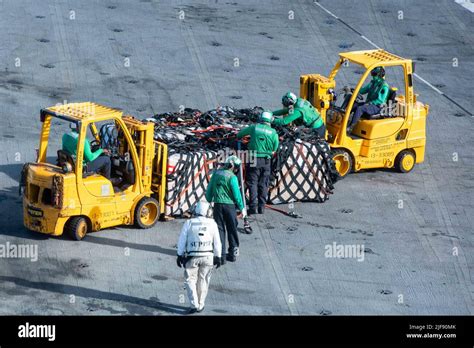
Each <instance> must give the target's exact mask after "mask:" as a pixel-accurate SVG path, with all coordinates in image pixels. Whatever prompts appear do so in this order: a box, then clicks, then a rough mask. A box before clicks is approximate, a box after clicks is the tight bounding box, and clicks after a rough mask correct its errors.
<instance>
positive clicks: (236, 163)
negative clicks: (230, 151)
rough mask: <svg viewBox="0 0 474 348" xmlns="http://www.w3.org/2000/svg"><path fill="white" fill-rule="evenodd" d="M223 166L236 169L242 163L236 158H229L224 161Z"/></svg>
mask: <svg viewBox="0 0 474 348" xmlns="http://www.w3.org/2000/svg"><path fill="white" fill-rule="evenodd" d="M225 164H226V165H228V166H233V167H238V166H240V165H241V164H242V161H241V160H240V158H238V157H237V156H229V157H227V159H226V160H225Z"/></svg>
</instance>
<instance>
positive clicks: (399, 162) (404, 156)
mask: <svg viewBox="0 0 474 348" xmlns="http://www.w3.org/2000/svg"><path fill="white" fill-rule="evenodd" d="M415 161H416V159H415V155H414V154H413V152H411V151H410V150H403V151H402V152H400V153H399V154H398V156H397V159H396V160H395V168H397V170H398V171H399V172H400V173H408V172H411V170H412V169H413V168H414V167H415Z"/></svg>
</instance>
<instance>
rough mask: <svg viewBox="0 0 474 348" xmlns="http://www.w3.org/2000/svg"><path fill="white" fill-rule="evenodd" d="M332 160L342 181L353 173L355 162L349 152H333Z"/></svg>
mask: <svg viewBox="0 0 474 348" xmlns="http://www.w3.org/2000/svg"><path fill="white" fill-rule="evenodd" d="M331 158H332V159H333V161H334V165H335V166H336V170H337V172H338V173H339V176H340V177H341V179H342V178H344V177H345V176H346V175H347V174H349V173H350V172H352V169H353V168H354V160H353V159H352V155H351V154H350V153H349V152H348V151H346V150H344V149H334V150H332V151H331Z"/></svg>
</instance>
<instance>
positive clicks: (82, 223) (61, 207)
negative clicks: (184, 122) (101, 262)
mask: <svg viewBox="0 0 474 348" xmlns="http://www.w3.org/2000/svg"><path fill="white" fill-rule="evenodd" d="M40 119H41V122H42V130H41V136H40V144H39V149H38V150H37V151H38V158H37V160H36V162H34V163H27V164H25V166H24V168H23V171H22V179H21V182H20V189H21V192H22V194H23V216H24V225H25V226H26V227H27V228H28V229H30V230H33V231H37V232H40V233H45V234H49V235H53V236H59V235H61V234H63V232H66V233H67V234H68V235H69V236H70V237H71V238H73V239H75V240H81V239H82V238H84V237H85V235H86V233H87V232H90V231H98V230H100V229H103V228H107V227H112V226H117V225H132V224H135V225H136V226H138V227H140V228H150V227H152V226H153V225H155V223H156V222H157V220H158V219H159V218H160V217H161V218H164V212H165V202H164V200H165V189H166V166H167V158H168V155H167V151H168V148H167V145H166V144H162V143H159V142H157V141H155V140H154V139H153V135H154V131H153V123H151V122H148V123H147V122H143V121H139V120H137V119H135V118H133V117H132V116H124V115H123V113H122V111H120V110H117V109H112V108H109V107H105V106H102V105H98V104H94V103H71V104H64V105H58V106H53V107H50V108H46V109H43V110H41V115H40ZM53 120H54V122H53ZM62 122H64V123H69V124H72V125H73V126H74V127H75V129H77V132H78V138H77V151H76V154H71V153H67V152H66V151H65V150H64V149H62V147H61V148H59V149H57V152H56V153H52V154H49V155H52V156H49V157H48V144H50V142H51V139H50V137H53V134H54V133H53V132H52V129H51V128H52V126H56V125H58V124H60V123H62ZM98 125H101V126H100V130H98V127H97V126H98ZM88 131H89V134H90V135H91V136H92V138H93V140H92V142H90V146H91V148H92V150H93V151H94V150H96V149H98V148H99V147H100V148H107V149H108V151H107V152H108V153H109V154H110V161H111V168H112V170H111V174H112V177H113V178H115V179H118V180H115V181H118V182H120V185H118V186H114V185H113V184H112V180H109V179H107V178H106V177H104V176H102V175H100V174H96V173H93V172H88V168H87V165H86V163H85V161H84V154H83V152H84V151H83V149H84V146H85V142H86V141H88V139H87V134H88ZM53 150H54V149H53ZM111 179H112V178H111Z"/></svg>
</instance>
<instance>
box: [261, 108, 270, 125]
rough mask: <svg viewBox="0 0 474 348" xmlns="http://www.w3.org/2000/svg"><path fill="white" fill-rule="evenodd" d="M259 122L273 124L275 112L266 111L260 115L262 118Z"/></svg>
mask: <svg viewBox="0 0 474 348" xmlns="http://www.w3.org/2000/svg"><path fill="white" fill-rule="evenodd" d="M258 120H259V122H268V123H272V122H273V112H271V111H268V110H265V111H264V112H262V113H261V114H260V117H259V118H258Z"/></svg>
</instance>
